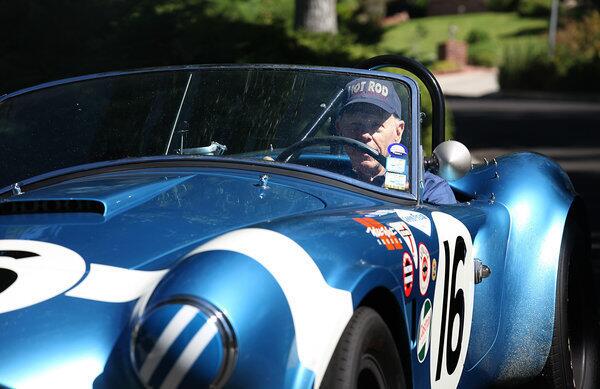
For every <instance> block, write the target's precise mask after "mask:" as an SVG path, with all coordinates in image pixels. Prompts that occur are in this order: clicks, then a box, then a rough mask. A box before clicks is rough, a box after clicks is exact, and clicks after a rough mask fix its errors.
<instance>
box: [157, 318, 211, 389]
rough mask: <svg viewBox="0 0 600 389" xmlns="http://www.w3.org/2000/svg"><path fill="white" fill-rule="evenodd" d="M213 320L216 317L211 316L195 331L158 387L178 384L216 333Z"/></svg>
mask: <svg viewBox="0 0 600 389" xmlns="http://www.w3.org/2000/svg"><path fill="white" fill-rule="evenodd" d="M215 320H216V318H214V317H211V318H210V319H209V320H208V321H207V322H206V323H205V324H204V325H203V326H202V327H201V328H200V330H199V331H198V332H196V335H194V337H193V338H192V340H190V342H189V343H188V345H187V346H186V347H185V349H184V350H183V352H182V353H181V355H180V356H179V358H177V361H176V362H175V364H174V365H173V367H172V368H171V370H170V371H169V374H167V377H166V378H165V380H164V381H163V383H162V385H161V386H160V389H172V388H176V387H177V386H179V384H180V383H181V381H182V380H183V377H185V375H186V374H187V372H188V371H189V370H190V368H191V367H192V365H193V364H194V362H195V361H196V360H197V359H198V357H199V356H200V354H202V351H204V349H205V348H206V346H208V344H209V343H210V341H211V340H212V338H214V336H215V334H216V333H217V331H218V329H217V326H216V325H215Z"/></svg>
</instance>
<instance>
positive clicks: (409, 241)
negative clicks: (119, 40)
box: [388, 221, 418, 268]
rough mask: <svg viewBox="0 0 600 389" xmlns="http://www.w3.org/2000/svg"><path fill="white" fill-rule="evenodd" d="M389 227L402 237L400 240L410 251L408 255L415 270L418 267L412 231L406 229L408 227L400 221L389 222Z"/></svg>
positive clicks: (415, 243)
mask: <svg viewBox="0 0 600 389" xmlns="http://www.w3.org/2000/svg"><path fill="white" fill-rule="evenodd" d="M388 225H389V226H390V227H392V228H393V229H394V230H396V232H397V233H398V234H399V235H400V236H401V237H402V240H403V241H404V242H405V243H406V245H407V246H408V249H409V250H410V254H411V255H412V257H413V260H414V261H415V268H417V267H418V264H417V242H415V237H414V236H413V233H412V231H411V230H410V228H408V225H407V224H406V223H404V222H402V221H400V222H391V223H388Z"/></svg>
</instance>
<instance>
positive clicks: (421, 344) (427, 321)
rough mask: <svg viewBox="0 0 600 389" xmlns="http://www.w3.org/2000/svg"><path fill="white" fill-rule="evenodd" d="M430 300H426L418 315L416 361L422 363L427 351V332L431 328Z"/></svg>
mask: <svg viewBox="0 0 600 389" xmlns="http://www.w3.org/2000/svg"><path fill="white" fill-rule="evenodd" d="M431 312H432V309H431V300H429V299H426V300H425V302H423V306H422V307H421V315H419V340H418V341H417V360H418V361H419V362H420V363H423V361H424V360H425V357H426V356H427V352H428V351H429V330H430V328H431Z"/></svg>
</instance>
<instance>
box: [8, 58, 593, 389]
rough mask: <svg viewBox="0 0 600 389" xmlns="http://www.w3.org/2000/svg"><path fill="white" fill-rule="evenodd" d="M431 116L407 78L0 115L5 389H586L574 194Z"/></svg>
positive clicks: (582, 264)
mask: <svg viewBox="0 0 600 389" xmlns="http://www.w3.org/2000/svg"><path fill="white" fill-rule="evenodd" d="M417 79H420V80H421V84H419V83H417V81H416V80H417ZM419 85H425V87H426V88H427V90H428V92H429V94H430V96H431V99H432V103H433V112H432V122H433V133H432V135H431V141H432V144H433V148H434V151H433V152H432V153H428V154H431V155H430V156H426V155H425V152H424V150H423V146H422V145H423V141H424V139H422V137H421V136H422V134H421V122H422V119H423V117H422V114H421V107H420V91H419ZM444 110H445V108H444V99H443V95H442V93H441V91H440V88H439V85H438V84H437V82H436V80H435V78H434V77H433V76H432V74H431V73H430V72H429V71H428V70H427V69H425V68H424V67H423V66H422V65H420V64H418V63H416V62H414V61H412V60H410V59H407V58H404V57H399V56H381V57H375V58H373V59H371V60H368V61H365V62H363V63H361V64H359V65H358V66H357V67H356V68H326V67H310V66H287V65H227V66H225V65H209V66H186V67H167V68H152V69H141V70H134V71H126V72H114V73H104V74H95V75H91V76H84V77H77V78H71V79H66V80H61V81H56V82H51V83H47V84H43V85H39V86H35V87H32V88H28V89H24V90H21V91H18V92H15V93H11V94H8V95H5V96H2V97H0V139H1V142H0V188H1V189H0V345H1V349H2V353H1V355H0V387H7V388H41V387H52V388H68V387H73V388H91V387H93V388H201V387H211V388H220V387H231V388H318V387H322V388H361V389H362V388H456V387H461V388H481V387H490V386H494V387H496V386H502V385H509V386H510V385H516V384H519V385H521V384H528V383H536V384H545V385H547V387H551V388H565V387H577V388H598V387H600V375H599V371H598V370H599V369H598V368H599V366H600V359H599V354H598V337H597V334H598V323H597V320H596V319H595V318H594V314H595V312H594V305H593V304H594V303H595V302H594V301H593V293H592V291H591V288H592V287H593V285H592V284H591V278H590V275H591V272H590V263H589V237H588V235H589V232H588V227H587V224H586V217H585V210H584V206H583V204H582V203H581V200H580V198H579V197H578V196H577V194H576V193H575V191H574V189H573V186H572V184H571V181H570V180H569V177H568V176H567V175H566V174H565V172H564V171H562V170H561V169H560V167H559V166H558V165H557V164H556V163H555V162H553V161H552V160H550V159H548V158H546V157H544V156H542V155H538V154H532V153H516V154H510V155H506V156H502V157H499V158H497V159H492V160H489V161H487V160H486V161H485V162H484V163H477V164H473V163H472V161H471V157H470V154H469V151H468V149H467V148H466V147H465V146H463V145H462V144H460V143H458V142H455V141H445V139H444Z"/></svg>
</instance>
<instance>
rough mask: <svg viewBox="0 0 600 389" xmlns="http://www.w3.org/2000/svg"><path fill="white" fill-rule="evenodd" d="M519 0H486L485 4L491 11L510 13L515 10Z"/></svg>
mask: <svg viewBox="0 0 600 389" xmlns="http://www.w3.org/2000/svg"><path fill="white" fill-rule="evenodd" d="M518 2H519V0H486V2H485V4H486V6H487V8H488V9H489V10H491V11H501V12H510V11H516V10H517V4H518Z"/></svg>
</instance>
